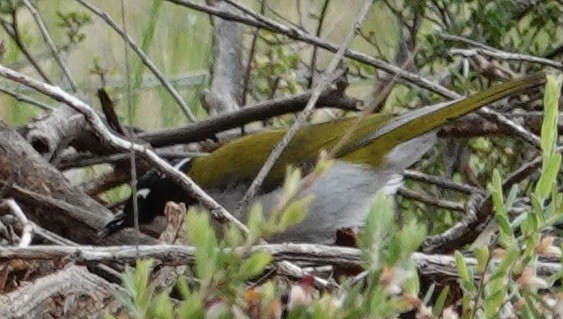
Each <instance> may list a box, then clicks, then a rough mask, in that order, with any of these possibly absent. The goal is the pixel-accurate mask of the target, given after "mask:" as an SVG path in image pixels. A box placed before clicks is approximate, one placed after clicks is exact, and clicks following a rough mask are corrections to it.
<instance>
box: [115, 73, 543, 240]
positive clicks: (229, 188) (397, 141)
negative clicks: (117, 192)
mask: <svg viewBox="0 0 563 319" xmlns="http://www.w3.org/2000/svg"><path fill="white" fill-rule="evenodd" d="M544 81H545V75H544V74H543V73H538V74H534V75H531V76H528V77H525V78H522V79H519V80H513V81H509V82H506V83H504V84H501V85H498V86H494V87H492V88H489V89H487V90H485V91H483V92H481V93H477V94H475V95H473V96H470V97H468V98H464V99H461V100H458V101H455V102H450V103H441V104H437V105H433V106H427V107H423V108H420V109H417V110H415V111H411V112H408V113H405V114H403V115H399V116H391V115H382V114H373V115H368V116H365V117H364V118H362V119H361V120H359V121H358V120H357V119H356V118H347V119H342V120H336V121H331V122H327V123H321V124H315V125H310V126H305V127H302V128H301V129H300V130H299V131H298V133H297V135H296V136H295V137H294V138H293V139H292V140H291V142H290V143H289V145H288V147H287V148H286V150H285V151H284V152H283V154H282V156H281V157H280V158H279V160H278V161H277V163H276V165H275V166H274V167H273V169H272V171H271V172H270V174H269V175H268V177H267V178H266V180H265V182H264V184H263V185H262V189H261V192H260V194H259V195H258V196H257V197H256V198H255V200H256V201H259V202H260V203H261V204H262V206H263V208H264V212H265V213H266V214H267V213H268V212H269V211H270V210H271V209H272V208H273V207H274V206H275V205H276V203H277V200H278V198H279V196H280V194H281V185H282V182H283V177H284V174H285V168H286V166H288V165H293V166H296V167H311V166H312V165H313V164H314V163H315V161H316V160H317V159H318V156H319V152H320V151H321V150H327V151H330V150H332V149H333V148H334V147H335V145H336V144H337V143H338V142H339V140H340V139H341V138H342V136H343V135H344V134H346V132H348V131H349V130H350V129H351V128H353V129H354V131H353V134H351V135H350V138H349V139H347V140H346V141H345V143H343V145H342V147H340V148H339V150H338V151H337V152H336V153H335V155H334V163H333V164H332V165H331V166H330V167H329V168H328V169H326V170H325V171H324V173H323V174H322V175H321V176H319V177H318V178H316V179H315V180H314V181H313V182H312V183H310V184H307V185H304V187H303V188H302V190H301V191H300V192H299V194H298V195H297V196H296V197H297V198H303V197H305V196H308V195H313V197H312V201H311V202H310V204H309V206H308V211H307V214H306V216H305V218H304V219H303V221H302V222H301V223H299V224H297V225H294V226H292V227H289V228H288V229H287V230H286V231H285V232H283V233H281V234H278V235H276V236H274V237H272V238H268V240H270V241H276V242H281V241H292V242H315V243H333V242H334V238H335V234H336V230H338V229H340V228H343V227H358V226H362V224H363V223H364V220H365V218H366V216H367V214H368V212H369V209H370V207H371V203H372V201H373V198H374V195H375V193H376V192H377V191H378V190H380V189H382V188H385V189H386V190H387V192H389V193H390V194H392V193H393V192H394V191H396V189H397V186H398V185H400V183H399V182H400V176H401V173H402V171H403V170H404V169H406V168H408V167H409V166H411V165H412V164H414V163H415V162H417V161H418V160H419V159H420V158H421V157H422V156H423V155H424V153H426V151H428V150H429V149H430V148H431V147H432V146H433V145H434V142H435V140H436V130H437V128H439V127H440V126H442V125H443V124H445V123H447V122H448V121H450V120H453V119H456V118H458V117H460V116H463V115H465V114H467V113H469V112H471V111H474V110H476V109H478V108H480V107H482V106H485V105H487V104H490V103H492V102H495V101H498V100H500V99H502V98H505V97H508V96H510V95H513V94H516V93H519V92H523V91H525V90H527V89H529V88H532V87H535V86H539V85H542V84H543V83H544ZM285 133H286V130H283V129H279V130H269V131H264V132H260V133H256V134H251V135H247V136H244V137H240V138H237V139H235V140H232V141H230V142H228V143H226V144H225V145H223V146H221V147H219V148H218V149H217V150H215V151H214V152H213V153H211V154H210V155H209V156H206V157H199V158H194V159H192V160H190V161H185V162H182V165H180V166H179V168H180V169H181V170H182V171H184V172H185V173H186V174H187V175H188V176H189V177H190V178H192V179H193V181H194V182H196V183H197V184H199V185H200V186H201V187H202V188H203V189H205V190H207V191H208V192H209V194H210V195H211V196H212V197H214V198H215V199H216V200H217V201H218V202H219V203H220V204H222V205H223V206H224V207H225V208H226V209H227V210H230V211H232V210H233V209H234V208H235V207H236V205H237V203H238V201H239V200H240V199H241V198H242V196H243V195H244V193H245V192H246V190H247V188H248V186H249V183H250V182H251V181H252V180H253V178H254V177H255V176H256V174H257V173H258V171H259V170H260V168H261V167H262V165H263V163H264V162H265V160H266V159H267V157H268V155H269V154H270V152H271V151H272V149H273V148H274V146H275V145H276V143H277V142H278V141H279V140H280V139H281V138H282V136H283V135H284V134H285ZM139 188H140V189H141V188H146V190H147V191H148V192H147V191H145V192H143V191H140V192H139V193H145V195H144V196H142V195H139V196H138V203H139V222H140V223H147V222H150V221H152V220H153V219H154V217H155V216H158V215H160V214H162V212H163V210H164V206H165V204H166V202H168V201H175V202H184V203H186V204H187V205H192V204H196V202H195V200H194V199H193V198H192V197H190V195H189V194H188V193H187V192H185V191H184V190H183V189H182V188H181V187H180V186H178V185H176V184H175V183H174V182H172V181H170V180H168V179H166V178H165V177H159V176H156V175H154V174H153V175H149V176H145V177H143V178H142V179H141V180H140V181H139ZM131 202H132V201H131V200H130V201H129V203H128V204H127V205H126V207H125V210H124V213H125V216H127V217H126V218H125V220H124V223H123V224H124V225H129V226H130V225H132V224H133V218H132V216H133V213H132V205H131ZM238 217H240V218H242V219H243V220H244V219H245V216H238Z"/></svg>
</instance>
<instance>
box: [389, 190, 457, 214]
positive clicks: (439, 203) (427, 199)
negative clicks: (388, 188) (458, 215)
mask: <svg viewBox="0 0 563 319" xmlns="http://www.w3.org/2000/svg"><path fill="white" fill-rule="evenodd" d="M398 194H399V195H401V196H403V197H406V198H410V199H413V200H416V201H419V202H422V203H425V204H429V205H432V206H436V207H439V208H445V209H449V210H453V211H456V212H463V211H464V210H465V209H464V206H463V204H461V203H456V202H452V201H448V200H443V199H440V198H437V197H432V196H429V195H427V194H420V193H417V192H415V191H412V190H410V189H408V188H406V187H401V188H399V191H398Z"/></svg>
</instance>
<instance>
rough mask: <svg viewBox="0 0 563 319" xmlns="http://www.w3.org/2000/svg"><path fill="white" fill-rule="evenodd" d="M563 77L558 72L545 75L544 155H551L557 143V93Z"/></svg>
mask: <svg viewBox="0 0 563 319" xmlns="http://www.w3.org/2000/svg"><path fill="white" fill-rule="evenodd" d="M562 82H563V77H562V75H561V74H559V75H558V76H557V77H556V76H553V75H548V76H547V84H546V86H545V93H544V99H543V106H544V119H543V123H542V128H541V148H542V151H543V153H544V155H548V156H549V155H552V154H553V152H554V149H555V145H556V143H557V135H558V133H557V121H558V119H559V107H558V101H559V94H560V92H561V83H562Z"/></svg>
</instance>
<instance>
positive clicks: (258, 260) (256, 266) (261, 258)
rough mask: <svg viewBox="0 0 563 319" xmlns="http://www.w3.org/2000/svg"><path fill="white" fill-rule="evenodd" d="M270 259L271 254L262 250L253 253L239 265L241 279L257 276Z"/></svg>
mask: <svg viewBox="0 0 563 319" xmlns="http://www.w3.org/2000/svg"><path fill="white" fill-rule="evenodd" d="M272 259H273V258H272V255H270V254H268V253H266V252H263V251H258V252H255V253H253V254H252V255H250V257H248V258H247V259H246V260H245V261H244V262H243V263H242V265H241V266H240V271H239V274H240V276H241V279H242V280H246V279H250V278H254V277H256V276H258V275H259V274H261V273H262V271H263V270H264V268H265V267H266V266H267V265H268V264H270V263H271V262H272Z"/></svg>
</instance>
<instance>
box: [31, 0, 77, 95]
mask: <svg viewBox="0 0 563 319" xmlns="http://www.w3.org/2000/svg"><path fill="white" fill-rule="evenodd" d="M23 4H24V6H25V7H26V8H27V10H29V12H30V13H31V16H32V17H33V20H35V23H36V24H37V27H38V28H39V31H40V32H41V36H42V37H43V40H45V44H47V47H49V49H50V50H51V53H52V54H53V57H54V58H55V61H57V64H58V65H59V67H60V68H61V70H62V71H63V73H64V75H65V77H66V79H67V80H68V83H69V84H70V87H71V89H72V91H73V92H78V85H77V84H76V82H75V81H74V79H73V78H72V75H71V74H70V71H69V70H68V68H67V67H66V65H65V64H64V62H63V60H62V58H61V55H60V54H59V52H58V50H57V47H56V46H55V43H53V40H52V39H51V36H50V35H49V31H48V30H47V27H46V26H45V23H43V19H41V16H40V15H39V12H38V11H37V9H35V7H34V6H33V4H32V3H31V2H30V1H29V0H23Z"/></svg>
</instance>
